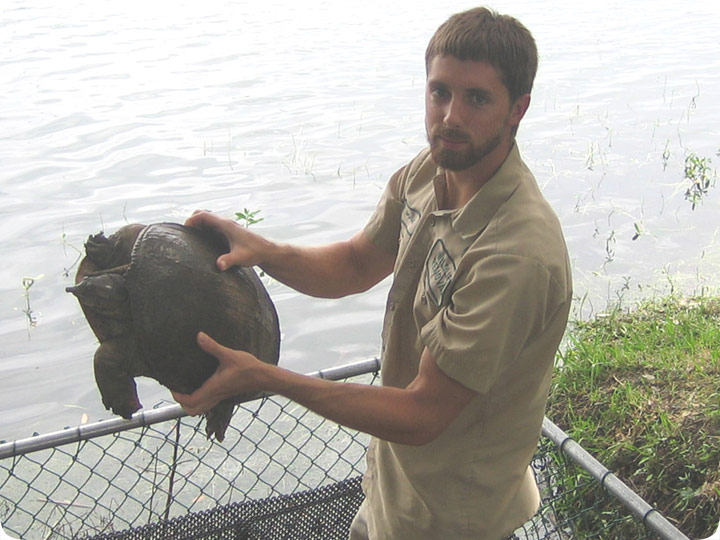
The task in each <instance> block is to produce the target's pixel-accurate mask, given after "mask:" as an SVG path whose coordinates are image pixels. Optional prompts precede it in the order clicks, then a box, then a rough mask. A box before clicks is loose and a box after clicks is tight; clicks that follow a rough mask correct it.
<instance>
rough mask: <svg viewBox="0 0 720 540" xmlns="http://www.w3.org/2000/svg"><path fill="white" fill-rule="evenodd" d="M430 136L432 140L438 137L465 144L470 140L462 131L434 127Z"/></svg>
mask: <svg viewBox="0 0 720 540" xmlns="http://www.w3.org/2000/svg"><path fill="white" fill-rule="evenodd" d="M432 136H433V138H437V137H440V138H443V139H448V140H450V141H453V142H467V141H469V140H470V137H469V136H468V135H467V133H465V132H464V131H461V130H459V129H453V128H447V127H435V128H434V129H433V130H432Z"/></svg>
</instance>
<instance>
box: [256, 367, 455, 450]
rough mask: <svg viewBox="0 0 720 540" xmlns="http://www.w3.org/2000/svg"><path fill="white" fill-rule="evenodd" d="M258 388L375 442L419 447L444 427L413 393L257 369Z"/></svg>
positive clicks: (281, 371) (271, 368)
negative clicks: (376, 440)
mask: <svg viewBox="0 0 720 540" xmlns="http://www.w3.org/2000/svg"><path fill="white" fill-rule="evenodd" d="M261 369H262V370H263V373H262V374H261V375H260V377H259V378H260V380H261V381H262V383H261V386H262V387H263V389H264V390H266V391H268V392H271V393H276V394H280V395H282V396H285V397H287V398H288V399H291V400H292V401H294V402H296V403H299V404H300V405H302V406H304V407H306V408H308V409H310V410H311V411H313V412H315V413H317V414H319V415H320V416H323V417H325V418H327V419H329V420H332V421H333V422H336V423H338V424H341V425H343V426H346V427H348V428H351V429H356V430H358V431H361V432H363V433H368V434H370V435H373V436H375V437H377V438H380V439H383V440H386V441H390V442H395V443H401V444H407V445H420V444H425V443H427V442H429V441H431V440H432V439H434V438H435V437H436V436H437V435H438V434H439V433H440V431H442V428H443V427H444V426H443V425H441V424H439V419H438V418H434V416H433V414H432V409H431V408H428V407H427V404H424V403H422V401H421V400H419V399H418V398H417V396H415V395H413V393H412V391H410V390H406V389H400V388H393V387H383V386H372V385H366V384H355V383H343V382H335V381H328V380H324V379H318V378H315V377H309V376H306V375H300V374H298V373H294V372H292V371H288V370H286V369H283V368H279V367H276V366H266V365H263V366H261Z"/></svg>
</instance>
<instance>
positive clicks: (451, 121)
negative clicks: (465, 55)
mask: <svg viewBox="0 0 720 540" xmlns="http://www.w3.org/2000/svg"><path fill="white" fill-rule="evenodd" d="M525 97H526V98H527V103H529V96H523V97H521V98H519V100H518V101H520V100H523V98H525ZM527 103H526V104H525V106H524V107H523V106H522V105H520V107H517V106H516V104H512V103H511V102H510V96H509V94H508V91H507V88H505V85H504V84H503V83H502V81H501V80H500V76H499V74H498V72H497V70H496V69H495V68H494V67H492V66H491V65H490V64H488V63H486V62H475V61H472V60H458V59H457V58H455V57H454V56H447V55H443V56H436V57H434V58H433V59H432V60H431V61H430V65H429V67H428V76H427V85H426V91H425V129H426V131H427V137H428V141H429V142H430V148H431V151H432V156H433V159H434V160H435V162H436V163H437V164H438V165H440V166H441V167H443V168H445V169H448V170H451V171H462V170H466V169H469V168H471V167H472V166H473V165H475V164H477V163H479V162H481V161H482V160H483V159H484V158H485V157H486V156H488V155H489V154H491V153H493V152H494V151H495V152H502V151H504V152H507V150H509V148H510V145H511V143H512V140H513V128H514V127H515V126H517V125H518V124H519V123H520V120H521V119H522V116H523V114H524V113H525V110H526V109H527ZM516 109H517V110H516ZM520 109H522V110H521V111H520Z"/></svg>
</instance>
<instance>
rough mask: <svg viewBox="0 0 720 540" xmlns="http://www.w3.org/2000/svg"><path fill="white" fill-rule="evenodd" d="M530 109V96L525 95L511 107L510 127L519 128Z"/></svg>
mask: <svg viewBox="0 0 720 540" xmlns="http://www.w3.org/2000/svg"><path fill="white" fill-rule="evenodd" d="M529 107H530V94H523V95H522V96H520V97H519V98H517V99H516V100H515V103H513V104H512V106H511V107H510V125H512V126H513V127H517V126H518V125H519V124H520V120H522V119H523V117H524V116H525V113H526V112H527V110H528V108H529Z"/></svg>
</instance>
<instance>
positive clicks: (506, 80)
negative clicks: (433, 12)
mask: <svg viewBox="0 0 720 540" xmlns="http://www.w3.org/2000/svg"><path fill="white" fill-rule="evenodd" d="M438 55H449V56H454V57H455V58H457V59H459V60H473V61H475V62H487V63H488V64H490V65H491V66H493V67H494V68H495V69H497V70H498V72H499V74H500V77H501V79H502V82H503V84H504V85H505V87H506V88H507V90H508V93H509V94H510V100H511V101H515V100H516V99H517V98H519V97H520V96H522V95H523V94H529V93H530V91H531V90H532V86H533V81H534V80H535V73H536V72H537V65H538V53H537V46H536V45H535V40H534V39H533V37H532V34H531V33H530V32H529V30H528V29H527V28H525V27H524V26H523V25H522V23H520V21H518V20H517V19H515V18H513V17H510V16H509V15H501V14H499V13H497V12H495V11H493V10H490V9H488V8H485V7H479V8H474V9H470V10H468V11H464V12H462V13H457V14H455V15H453V16H452V17H450V18H449V19H448V20H447V21H445V22H444V23H443V24H442V25H440V27H439V28H438V29H437V31H436V32H435V35H433V37H432V39H430V43H429V44H428V47H427V50H426V51H425V69H426V70H427V69H428V68H429V67H430V62H431V60H432V59H433V58H435V57H436V56H438Z"/></svg>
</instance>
